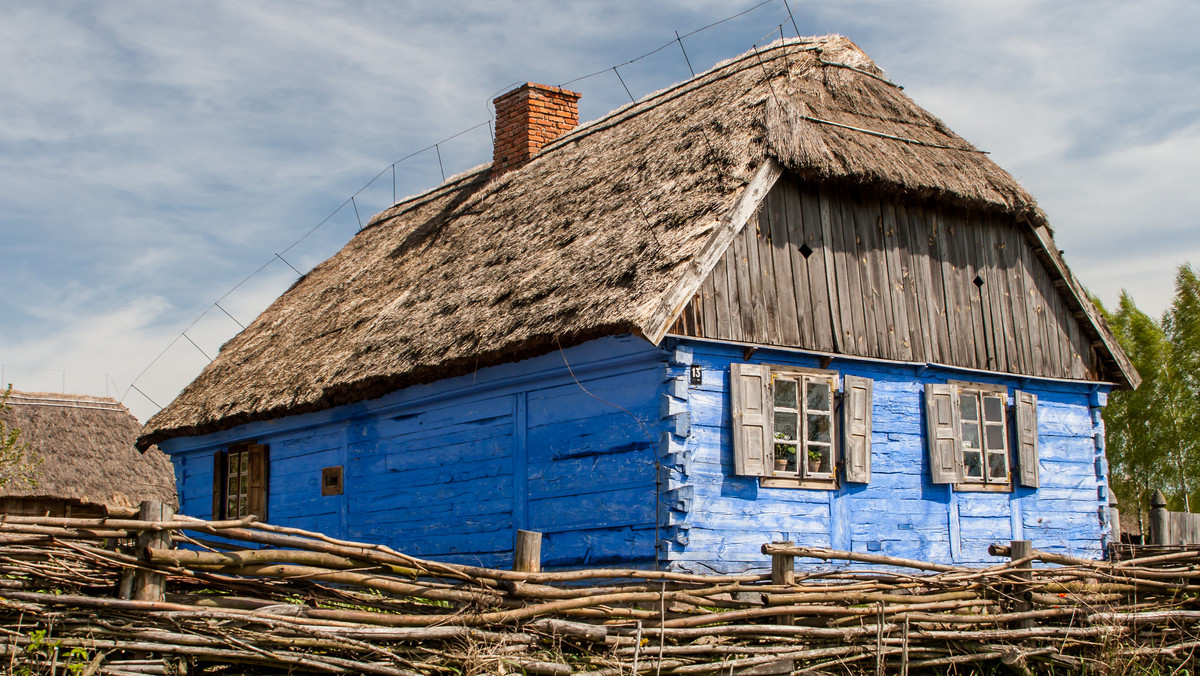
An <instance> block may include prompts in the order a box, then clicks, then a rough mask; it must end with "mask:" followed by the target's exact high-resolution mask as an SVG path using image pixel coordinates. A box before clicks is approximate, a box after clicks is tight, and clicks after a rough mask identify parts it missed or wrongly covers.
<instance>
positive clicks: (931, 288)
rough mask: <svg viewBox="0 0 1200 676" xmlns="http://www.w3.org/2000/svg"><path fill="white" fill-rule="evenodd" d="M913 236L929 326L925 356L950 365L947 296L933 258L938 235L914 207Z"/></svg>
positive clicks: (910, 213) (911, 218)
mask: <svg viewBox="0 0 1200 676" xmlns="http://www.w3.org/2000/svg"><path fill="white" fill-rule="evenodd" d="M906 211H907V212H908V222H909V227H910V232H911V233H912V240H911V242H912V244H913V264H914V266H915V267H916V269H917V272H918V286H917V292H918V298H922V299H924V301H925V303H924V305H923V306H922V307H923V308H924V313H923V315H922V321H923V322H925V323H926V325H927V326H928V329H929V330H928V335H929V342H928V343H927V344H926V345H927V347H926V354H927V355H928V357H929V360H930V361H933V362H934V363H947V362H949V361H950V360H951V359H952V358H953V357H952V353H951V350H950V332H949V326H948V324H947V323H946V292H945V285H944V284H943V282H942V265H941V262H940V261H939V260H937V259H936V258H935V256H934V254H935V253H936V251H937V231H936V229H935V228H934V227H933V226H932V225H931V224H930V222H929V218H928V215H927V214H926V213H925V209H924V208H923V207H920V206H911V207H909V208H908V209H906Z"/></svg>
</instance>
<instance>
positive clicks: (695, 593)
mask: <svg viewBox="0 0 1200 676" xmlns="http://www.w3.org/2000/svg"><path fill="white" fill-rule="evenodd" d="M1016 544H1017V543H1014V545H1013V546H1014V548H1015V547H1016ZM179 546H183V548H179ZM763 550H764V555H765V556H771V557H772V559H773V563H774V565H775V574H774V575H725V576H716V575H711V576H710V575H689V574H681V573H670V572H655V571H643V570H628V569H599V570H573V571H561V572H537V573H522V572H516V571H505V570H495V569H488V568H478V567H471V566H465V565H456V564H446V563H437V562H433V561H426V560H421V559H417V558H414V557H411V556H407V555H405V554H403V553H401V552H397V551H394V550H392V549H389V548H387V547H383V546H379V545H372V544H366V543H359V542H348V541H343V540H337V539H334V538H330V537H327V536H324V535H321V534H319V533H311V532H306V531H301V530H297V529H292V528H283V527H279V526H273V525H270V524H265V523H256V522H255V521H254V520H253V518H248V519H242V520H238V521H225V522H210V521H201V520H198V519H192V518H188V517H182V516H180V517H170V520H168V521H148V520H138V519H72V518H50V517H15V516H8V517H2V518H0V636H3V639H2V640H0V651H2V652H0V664H3V665H4V670H6V672H7V673H27V674H84V675H86V676H92V675H94V674H115V675H121V674H184V673H187V674H200V673H211V674H221V673H226V674H234V673H237V674H241V673H288V674H309V673H313V674H319V673H334V674H347V673H350V674H360V673H363V674H386V675H390V676H416V675H434V674H463V675H466V674H522V673H525V674H552V675H556V676H557V675H559V674H575V673H584V674H592V675H594V676H599V675H606V676H619V675H624V674H654V675H655V676H661V675H662V674H681V675H682V674H747V675H750V674H786V673H795V672H806V673H809V672H811V673H830V674H834V673H836V674H846V673H891V674H908V673H945V672H947V671H948V670H955V671H958V672H963V673H966V672H970V671H972V670H975V669H986V670H989V671H990V672H992V673H1007V672H1012V673H1031V672H1040V671H1044V670H1047V669H1049V668H1050V667H1053V668H1054V670H1055V673H1071V672H1089V673H1091V672H1108V673H1123V671H1125V670H1130V669H1133V668H1135V667H1136V668H1143V667H1145V665H1148V664H1153V665H1162V666H1164V667H1168V668H1167V669H1166V671H1165V672H1164V673H1170V672H1171V671H1172V670H1174V669H1176V668H1177V667H1182V666H1187V667H1190V668H1192V669H1193V673H1194V667H1195V664H1194V662H1195V661H1196V660H1195V657H1194V655H1195V653H1196V651H1197V649H1198V648H1200V602H1198V601H1197V592H1200V579H1198V578H1200V553H1198V552H1195V551H1178V552H1171V553H1169V554H1164V555H1160V556H1156V557H1151V558H1143V559H1135V560H1130V561H1123V562H1120V563H1106V562H1098V561H1091V560H1083V559H1076V558H1071V557H1067V556H1062V555H1056V554H1052V553H1046V552H1040V551H1037V550H1031V551H1028V552H1027V553H1026V552H1017V558H1015V559H1011V560H1009V561H1008V562H1006V563H1004V564H1003V565H997V566H992V567H990V568H983V569H978V568H974V569H973V568H965V567H958V566H948V565H938V564H932V563H924V562H919V561H907V560H902V559H894V558H890V557H886V556H879V555H869V554H855V553H850V552H838V551H831V550H825V549H812V548H805V547H796V546H792V545H790V544H771V545H765V546H764V548H763ZM993 553H994V554H995V555H998V556H1012V555H1014V554H1013V552H1012V551H1010V549H1009V548H1008V547H1000V546H996V547H993ZM795 557H802V558H803V557H813V558H817V559H823V560H826V561H828V562H830V564H831V565H828V566H826V568H827V570H824V571H822V572H804V571H801V572H796V571H795V570H794V566H793V564H792V561H793V559H794V558H795ZM839 563H840V564H847V563H853V564H854V565H853V566H845V565H832V564H839ZM147 581H149V583H148V584H149V585H150V586H151V587H153V586H154V585H155V584H162V585H164V586H165V596H162V600H136V598H122V597H129V596H133V597H137V596H138V595H139V594H140V593H143V592H144V589H143V587H144V586H145V585H146V584H147ZM152 591H153V590H152ZM160 593H161V592H160ZM1130 673H1132V672H1130ZM1139 673H1140V672H1139Z"/></svg>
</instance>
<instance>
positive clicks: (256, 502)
mask: <svg viewBox="0 0 1200 676" xmlns="http://www.w3.org/2000/svg"><path fill="white" fill-rule="evenodd" d="M247 450H248V452H249V456H250V489H249V492H248V495H247V496H246V509H247V511H248V512H249V513H251V514H253V515H255V516H257V517H258V520H259V521H266V520H267V486H268V485H269V484H270V481H271V468H270V464H271V463H270V451H269V448H268V447H267V446H266V445H265V444H251V445H250V447H249V448H248V449H247Z"/></svg>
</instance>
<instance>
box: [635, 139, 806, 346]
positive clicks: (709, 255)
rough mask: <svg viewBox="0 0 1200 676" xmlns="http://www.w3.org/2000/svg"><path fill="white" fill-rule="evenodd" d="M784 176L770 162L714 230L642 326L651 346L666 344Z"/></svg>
mask: <svg viewBox="0 0 1200 676" xmlns="http://www.w3.org/2000/svg"><path fill="white" fill-rule="evenodd" d="M782 174H783V165H781V164H779V162H777V161H775V160H774V159H772V158H768V159H767V161H766V162H764V163H763V164H762V165H761V166H760V167H759V168H758V171H757V172H756V173H755V174H754V177H753V178H751V179H750V182H749V183H748V184H746V187H745V188H743V189H742V193H741V194H740V195H738V197H737V199H736V200H734V202H733V206H731V207H730V209H729V211H728V212H726V213H725V215H724V216H723V217H722V218H721V220H720V221H718V222H717V223H716V224H715V225H714V226H713V230H714V232H713V233H712V235H710V236H709V238H708V241H707V242H705V243H704V246H703V247H701V249H700V251H699V252H698V253H697V254H696V255H695V256H694V257H693V258H692V260H691V261H690V262H689V264H688V265H687V266H686V268H685V269H684V273H683V275H682V277H681V278H680V279H679V281H678V282H676V283H675V288H673V289H671V290H670V291H669V292H668V293H667V295H666V296H665V297H664V298H663V300H662V303H661V304H660V305H659V306H658V307H657V308H656V309H654V310H653V311H652V312H651V314H650V316H649V317H646V319H645V321H643V322H641V326H642V331H643V335H644V336H645V337H646V338H647V339H648V340H649V341H650V342H651V343H654V344H655V345H658V344H659V343H661V342H662V339H663V336H665V335H666V334H667V330H668V329H670V328H671V325H672V324H674V323H675V320H676V319H677V318H678V317H679V315H680V313H682V312H683V309H684V308H685V307H687V304H688V301H690V300H691V299H692V296H695V295H696V289H698V288H700V285H701V284H703V283H704V278H705V277H707V276H708V273H709V272H712V269H713V267H714V266H716V264H717V261H718V260H720V258H721V256H722V255H723V254H724V253H725V250H726V249H728V248H729V245H730V243H732V242H733V240H734V238H735V237H737V236H738V234H739V233H740V232H741V231H742V229H743V228H744V227H746V222H747V221H749V220H750V217H751V216H752V215H754V212H755V211H756V210H757V209H758V207H759V205H760V204H762V201H763V199H764V198H766V196H767V193H768V192H770V191H771V188H772V187H774V186H775V182H776V181H778V180H779V177H780V176H781V175H782Z"/></svg>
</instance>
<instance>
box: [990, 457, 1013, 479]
mask: <svg viewBox="0 0 1200 676" xmlns="http://www.w3.org/2000/svg"><path fill="white" fill-rule="evenodd" d="M988 478H989V479H991V480H992V481H1007V480H1008V454H1007V453H988Z"/></svg>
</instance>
